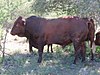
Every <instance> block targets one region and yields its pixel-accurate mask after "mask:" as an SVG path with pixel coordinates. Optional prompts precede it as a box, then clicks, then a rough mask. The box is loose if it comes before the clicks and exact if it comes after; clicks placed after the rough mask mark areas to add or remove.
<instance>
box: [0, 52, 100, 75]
mask: <svg viewBox="0 0 100 75" xmlns="http://www.w3.org/2000/svg"><path fill="white" fill-rule="evenodd" d="M37 59H38V54H37V52H34V54H33V55H31V54H20V53H15V54H13V55H11V56H6V57H5V60H4V62H3V64H1V65H0V75H100V59H97V58H96V60H95V61H89V59H88V57H87V59H86V62H84V63H82V62H81V61H80V60H78V61H77V64H76V65H73V64H72V63H73V59H74V56H73V55H71V54H70V55H69V54H66V53H59V52H54V53H44V54H43V61H42V63H41V64H38V63H37Z"/></svg>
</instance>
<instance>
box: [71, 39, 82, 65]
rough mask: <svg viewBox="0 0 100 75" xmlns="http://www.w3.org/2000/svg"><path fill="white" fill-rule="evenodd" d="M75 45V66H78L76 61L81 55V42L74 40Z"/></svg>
mask: <svg viewBox="0 0 100 75" xmlns="http://www.w3.org/2000/svg"><path fill="white" fill-rule="evenodd" d="M73 45H74V50H75V52H74V55H75V59H74V62H73V64H76V60H77V59H78V54H79V53H80V42H79V41H78V40H74V41H73Z"/></svg>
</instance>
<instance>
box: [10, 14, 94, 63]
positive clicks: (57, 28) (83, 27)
mask: <svg viewBox="0 0 100 75" xmlns="http://www.w3.org/2000/svg"><path fill="white" fill-rule="evenodd" d="M16 21H17V23H16ZM16 21H15V24H14V26H13V28H12V30H11V34H12V35H16V34H17V35H18V36H20V37H21V36H26V37H27V38H28V39H29V43H32V42H34V44H35V46H36V48H38V54H39V58H38V63H41V61H42V54H43V48H44V46H45V45H51V44H59V45H61V46H63V47H65V46H66V45H68V44H70V43H73V45H74V49H75V59H74V64H75V63H76V60H77V57H78V54H79V52H80V51H81V52H82V53H81V55H82V57H83V58H82V60H85V43H84V42H85V41H86V40H88V39H89V40H90V41H91V44H92V43H93V42H94V40H92V39H91V38H92V37H90V36H94V35H90V32H89V28H91V26H93V25H94V23H93V22H92V23H91V21H92V19H91V21H89V20H86V19H83V18H79V17H68V18H57V19H45V18H41V17H37V16H31V17H29V18H27V19H26V20H25V21H23V20H22V17H19V18H18V19H17V20H16ZM90 23H91V24H90ZM16 31H18V32H16ZM92 34H93V33H92ZM30 39H32V40H30ZM30 50H31V49H30ZM91 51H92V50H91ZM92 59H93V55H92Z"/></svg>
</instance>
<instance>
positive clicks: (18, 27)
mask: <svg viewBox="0 0 100 75" xmlns="http://www.w3.org/2000/svg"><path fill="white" fill-rule="evenodd" d="M11 34H12V35H18V36H20V37H24V36H25V35H24V34H25V21H24V20H23V19H22V17H21V16H20V17H18V19H17V20H16V21H15V22H14V26H13V27H12V30H11Z"/></svg>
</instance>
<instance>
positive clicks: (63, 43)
mask: <svg viewBox="0 0 100 75" xmlns="http://www.w3.org/2000/svg"><path fill="white" fill-rule="evenodd" d="M71 42H72V41H71V40H70V39H69V38H63V39H60V38H52V39H48V41H46V44H58V45H61V46H66V45H68V44H70V43H71Z"/></svg>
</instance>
